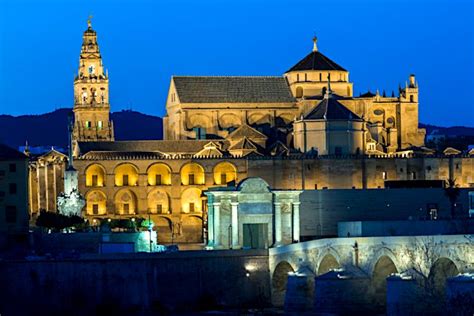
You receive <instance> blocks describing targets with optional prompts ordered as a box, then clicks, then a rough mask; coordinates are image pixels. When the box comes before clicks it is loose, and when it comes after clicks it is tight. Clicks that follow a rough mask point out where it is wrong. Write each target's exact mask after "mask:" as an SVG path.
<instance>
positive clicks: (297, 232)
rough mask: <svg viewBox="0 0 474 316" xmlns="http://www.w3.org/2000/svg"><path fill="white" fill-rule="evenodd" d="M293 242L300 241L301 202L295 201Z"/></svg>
mask: <svg viewBox="0 0 474 316" xmlns="http://www.w3.org/2000/svg"><path fill="white" fill-rule="evenodd" d="M292 204H293V225H292V226H293V242H299V241H300V204H301V203H300V202H293V203H292Z"/></svg>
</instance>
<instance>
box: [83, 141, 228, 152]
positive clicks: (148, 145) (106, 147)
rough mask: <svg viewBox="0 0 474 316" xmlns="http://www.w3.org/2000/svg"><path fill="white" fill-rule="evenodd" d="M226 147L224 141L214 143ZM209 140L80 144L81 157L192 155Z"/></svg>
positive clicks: (226, 144)
mask: <svg viewBox="0 0 474 316" xmlns="http://www.w3.org/2000/svg"><path fill="white" fill-rule="evenodd" d="M214 142H218V143H220V144H222V147H223V148H225V147H227V146H228V143H227V142H226V141H214ZM208 143H209V140H131V141H113V142H80V143H79V149H80V152H81V155H84V154H86V153H88V152H91V151H94V152H118V153H122V154H123V153H124V152H129V153H140V152H142V153H149V152H154V153H158V154H175V153H179V154H194V153H197V152H199V151H200V150H202V149H203V148H204V145H206V144H208Z"/></svg>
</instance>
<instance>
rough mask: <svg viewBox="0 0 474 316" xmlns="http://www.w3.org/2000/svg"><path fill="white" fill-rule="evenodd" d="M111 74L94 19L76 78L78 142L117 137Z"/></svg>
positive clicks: (89, 25)
mask: <svg viewBox="0 0 474 316" xmlns="http://www.w3.org/2000/svg"><path fill="white" fill-rule="evenodd" d="M109 114H110V104H109V76H108V73H107V72H106V71H105V70H104V66H103V64H102V57H101V55H100V51H99V44H98V43H97V33H96V32H95V31H94V30H93V29H92V25H91V20H90V18H89V20H88V21H87V30H86V31H85V32H84V35H83V37H82V48H81V55H80V57H79V70H78V74H77V76H76V77H75V79H74V128H73V140H74V141H75V142H87V141H113V140H114V128H113V124H112V122H111V121H110V118H109Z"/></svg>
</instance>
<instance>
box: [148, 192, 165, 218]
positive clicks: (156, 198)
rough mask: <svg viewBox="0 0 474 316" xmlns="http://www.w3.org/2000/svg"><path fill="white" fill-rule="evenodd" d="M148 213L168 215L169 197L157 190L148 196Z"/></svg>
mask: <svg viewBox="0 0 474 316" xmlns="http://www.w3.org/2000/svg"><path fill="white" fill-rule="evenodd" d="M147 200H148V211H149V212H150V213H155V214H169V213H170V207H169V196H168V194H167V193H166V192H165V191H163V190H159V189H155V190H153V191H151V192H150V193H149V194H148V198H147Z"/></svg>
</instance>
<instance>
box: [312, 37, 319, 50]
mask: <svg viewBox="0 0 474 316" xmlns="http://www.w3.org/2000/svg"><path fill="white" fill-rule="evenodd" d="M317 43H318V37H317V36H316V35H315V36H314V37H313V52H317V51H318V45H317Z"/></svg>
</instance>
